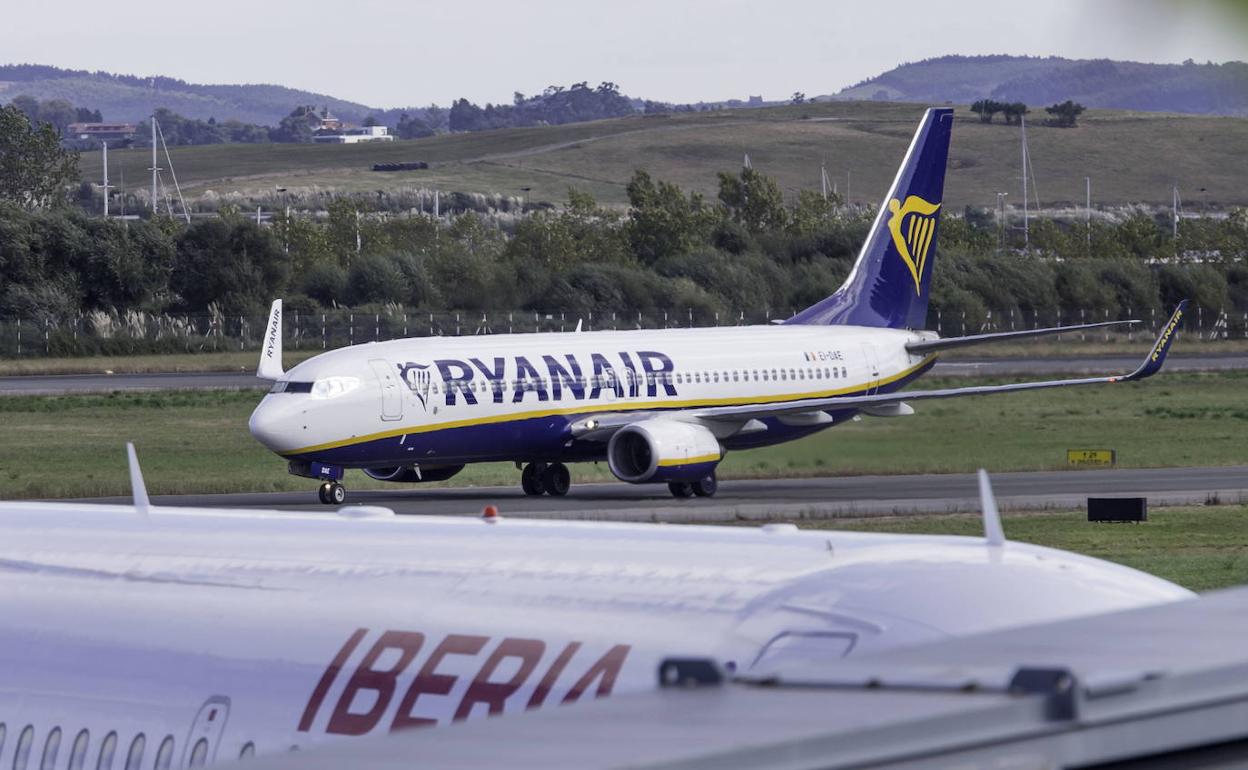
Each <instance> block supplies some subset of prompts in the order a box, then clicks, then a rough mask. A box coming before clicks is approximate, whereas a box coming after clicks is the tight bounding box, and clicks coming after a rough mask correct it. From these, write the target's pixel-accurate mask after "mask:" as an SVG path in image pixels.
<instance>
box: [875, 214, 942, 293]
mask: <svg viewBox="0 0 1248 770" xmlns="http://www.w3.org/2000/svg"><path fill="white" fill-rule="evenodd" d="M939 208H940V204H939V203H928V202H927V201H925V200H923V199H922V198H920V197H919V196H917V195H910V196H907V197H906V202H905V203H904V204H903V203H901V202H900V201H899V200H897V199H896V198H893V199H892V200H890V201H889V202H888V211H889V213H890V214H891V215H892V216H890V217H889V219H888V231H889V232H890V233H892V234H893V245H894V246H896V247H897V252H898V253H899V254H901V258H902V259H903V260H905V263H906V267H908V268H910V275H912V276H914V293H915V294H922V293H923V288H922V279H923V265H924V264H925V263H926V262H927V251H928V249H929V248H931V246H932V236H933V235H934V234H935V232H936V211H937V209H939Z"/></svg>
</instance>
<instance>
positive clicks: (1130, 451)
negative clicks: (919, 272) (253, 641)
mask: <svg viewBox="0 0 1248 770" xmlns="http://www.w3.org/2000/svg"><path fill="white" fill-rule="evenodd" d="M976 382H985V380H979V379H972V378H958V379H948V380H940V379H931V380H921V381H920V385H919V386H920V387H929V386H930V387H940V386H947V385H953V384H957V385H969V384H973V383H976ZM1246 386H1248V373H1225V374H1207V375H1206V374H1168V375H1167V374H1163V375H1161V376H1159V377H1157V378H1155V379H1152V380H1149V381H1147V382H1144V383H1138V384H1135V383H1132V384H1123V385H1114V386H1099V387H1098V386H1094V387H1089V388H1084V389H1079V390H1073V389H1066V390H1051V391H1039V392H1030V393H1019V394H1008V395H1000V396H989V397H980V398H966V399H951V400H947V401H939V402H926V403H918V404H916V410H917V412H918V413H917V414H916V415H914V416H912V417H901V418H891V419H885V418H871V417H866V418H863V419H862V421H860V422H851V423H847V424H845V425H842V426H839V427H836V428H834V429H832V430H828V431H824V432H822V433H819V434H816V435H814V436H811V437H809V438H806V439H803V440H801V441H796V442H793V443H790V444H782V445H780V446H776V447H770V448H766V449H759V450H752V451H742V452H733V453H730V454H729V455H728V457H727V458H726V459H725V460H724V462H723V464H722V465H721V474H722V475H723V477H724V478H774V477H777V476H825V475H847V474H868V473H929V472H962V471H971V470H974V469H975V468H979V467H985V468H988V469H989V470H992V471H1009V470H1043V469H1056V468H1063V467H1065V465H1064V463H1065V451H1066V449H1067V448H1085V449H1086V448H1096V449H1101V448H1107V449H1116V450H1117V452H1118V461H1119V464H1120V465H1122V466H1128V467H1161V466H1205V465H1236V464H1242V463H1245V462H1248V449H1246V448H1245V447H1246V446H1248V444H1246V443H1245V440H1244V437H1245V436H1246V435H1248V405H1246V402H1245V399H1244V393H1245V388H1246ZM260 397H261V396H260V394H259V393H256V392H237V391H213V392H202V391H192V392H167V393H155V394H152V393H135V394H113V395H104V396H67V397H25V396H15V397H8V398H0V421H3V424H4V426H5V441H4V442H2V443H0V498H32V497H80V496H96V495H119V494H126V493H127V484H128V482H127V478H126V475H125V464H124V452H123V451H122V443H123V442H124V441H126V440H132V441H134V442H136V444H137V446H138V448H139V451H140V454H141V455H142V457H143V462H144V470H145V472H146V475H147V481H148V484H149V488H150V490H151V491H152V492H153V493H156V494H160V493H169V494H172V493H190V492H239V491H276V490H307V489H309V488H310V487H309V485H310V484H311V482H309V481H307V480H306V479H297V478H294V477H291V476H289V475H287V474H286V472H285V465H284V463H283V462H282V461H281V460H280V459H278V458H277V457H275V456H273V455H272V454H270V453H269V452H268V451H266V450H265V449H263V448H262V447H261V446H260V445H259V444H257V443H256V442H255V441H254V440H253V439H252V438H251V436H250V435H249V434H248V433H247V418H248V415H249V414H250V413H251V410H252V408H253V407H254V406H255V404H256V403H257V402H258V401H259V399H260ZM572 471H573V479H574V481H576V482H588V481H605V480H608V479H610V475H609V471H608V470H607V468H606V466H605V465H602V464H598V465H593V464H586V465H577V466H574V467H573V469H572ZM450 483H452V484H455V485H464V484H506V485H513V484H516V483H518V474H517V473H516V471H515V469H514V468H513V467H512V466H511V465H507V464H501V463H500V464H486V465H477V466H470V467H469V468H468V469H466V470H465V471H464V472H463V473H462V474H460V475H459V476H456V477H455V478H454V479H452V480H451V482H450ZM348 484H349V485H351V486H352V487H354V488H368V487H372V488H377V487H382V486H385V485H384V484H382V483H381V482H371V481H370V480H368V479H367V478H365V477H364V476H363V475H362V474H360V473H357V472H351V473H350V474H349V476H348Z"/></svg>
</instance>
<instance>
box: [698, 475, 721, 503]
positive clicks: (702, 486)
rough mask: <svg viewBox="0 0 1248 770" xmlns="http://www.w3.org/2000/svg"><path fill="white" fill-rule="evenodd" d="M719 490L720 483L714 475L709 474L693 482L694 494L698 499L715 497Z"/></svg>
mask: <svg viewBox="0 0 1248 770" xmlns="http://www.w3.org/2000/svg"><path fill="white" fill-rule="evenodd" d="M718 489H719V481H717V480H716V479H715V474H714V473H709V474H707V475H706V476H703V477H702V478H700V479H698V480H697V481H695V482H693V493H694V494H695V495H697V496H698V497H714V496H715V492H716V490H718Z"/></svg>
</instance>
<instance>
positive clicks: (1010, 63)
mask: <svg viewBox="0 0 1248 770" xmlns="http://www.w3.org/2000/svg"><path fill="white" fill-rule="evenodd" d="M820 98H823V99H874V100H884V101H904V102H935V103H941V102H954V103H957V104H970V103H971V102H974V101H976V100H978V99H983V98H992V99H996V100H998V101H1011V102H1012V101H1021V102H1024V103H1026V104H1029V105H1031V106H1032V107H1033V108H1035V107H1041V106H1046V105H1049V104H1053V103H1055V102H1064V101H1066V100H1067V99H1073V100H1074V101H1076V102H1079V103H1080V104H1083V105H1084V106H1085V107H1105V108H1114V109H1126V110H1155V111H1164V112H1187V113H1198V114H1205V115H1240V116H1248V63H1244V62H1227V63H1225V64H1214V63H1207V64H1196V63H1194V62H1191V61H1190V60H1189V61H1188V62H1186V63H1184V64H1145V63H1141V62H1122V61H1110V60H1108V59H1063V58H1061V57H1057V56H1049V57H1043V58H1042V57H1027V56H1004V55H1002V56H942V57H940V58H936V59H926V60H924V61H920V62H914V63H908V64H903V65H901V66H900V67H896V68H895V69H892V70H889V71H888V72H885V73H884V74H882V75H879V76H877V77H874V78H871V79H869V80H864V81H863V82H861V83H858V84H855V85H853V86H850V87H849V88H846V89H843V90H842V91H840V92H839V93H837V94H836V95H834V96H827V97H820Z"/></svg>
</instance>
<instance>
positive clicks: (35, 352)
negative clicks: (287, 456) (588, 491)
mask: <svg viewBox="0 0 1248 770" xmlns="http://www.w3.org/2000/svg"><path fill="white" fill-rule="evenodd" d="M794 312H795V311H794V310H788V309H786V310H768V309H763V310H761V311H732V312H713V311H712V312H700V311H697V310H692V309H685V310H645V311H614V312H613V311H608V312H602V313H595V312H589V313H571V312H566V311H556V312H534V311H518V310H517V311H495V312H482V311H459V312H456V311H441V312H421V311H417V310H411V311H408V310H404V309H401V308H399V309H389V308H388V309H387V310H386V311H385V312H371V313H364V312H351V311H342V310H335V311H324V312H317V313H298V312H287V314H286V317H285V319H284V324H283V344H284V346H285V348H286V349H287V350H330V349H333V348H339V347H344V346H347V345H354V344H358V343H363V342H377V341H384V340H391V339H401V338H405V337H445V336H471V335H481V334H502V333H516V332H572V331H575V330H576V329H577V326H578V324H580V328H582V329H583V330H585V331H595V330H602V329H671V328H688V327H713V326H721V327H722V326H743V325H749V324H766V323H771V322H774V321H777V320H781V319H784V318H788V317H789V316H791V315H792V314H793V313H794ZM1137 315H1138V316H1140V317H1141V320H1142V321H1143V323H1141V324H1138V325H1135V326H1131V327H1122V328H1120V329H1096V330H1092V331H1084V332H1072V333H1071V334H1070V335H1069V336H1065V337H1059V339H1065V340H1067V341H1079V342H1088V341H1093V342H1095V341H1106V342H1107V341H1111V340H1115V339H1118V340H1123V341H1126V342H1130V341H1134V340H1135V339H1136V338H1140V337H1145V338H1151V336H1152V335H1153V334H1154V333H1155V331H1156V330H1157V329H1158V328H1159V326H1160V324H1162V323H1164V322H1165V320H1166V316H1165V315H1164V314H1163V313H1161V312H1160V311H1157V310H1155V309H1154V310H1150V311H1148V312H1146V313H1143V314H1137ZM1125 317H1128V318H1129V317H1136V316H1132V315H1126V316H1125ZM1109 320H1115V319H1114V318H1113V317H1111V315H1110V314H1109V312H1108V311H1104V310H1097V311H1092V310H1075V311H1071V310H1061V309H1053V310H1050V311H1040V312H1030V311H1027V312H1020V311H1017V310H1009V311H1004V312H999V311H998V312H989V313H987V314H986V316H984V317H978V318H967V316H966V314H964V313H954V314H946V313H943V312H940V311H936V312H934V313H933V317H932V318H931V319H930V321H931V322H932V328H933V329H935V330H936V331H938V332H939V333H940V334H941V335H942V336H945V337H951V336H961V335H966V334H979V333H985V332H993V331H1019V330H1024V329H1036V328H1043V327H1050V326H1071V325H1074V324H1081V323H1096V322H1098V321H1109ZM266 321H267V318H266V317H265V316H229V315H223V314H213V315H153V314H148V313H141V312H128V313H124V314H110V313H103V312H94V313H88V314H85V315H82V316H78V317H76V318H72V319H68V320H53V319H43V320H31V319H0V357H4V358H19V357H20V358H26V357H30V358H37V357H50V356H84V355H135V354H151V353H200V352H220V351H248V350H259V348H260V345H261V339H262V336H263V333H264V327H265V323H266ZM1183 329H1184V330H1185V331H1186V332H1188V333H1189V334H1193V333H1194V334H1196V335H1197V336H1198V337H1199V338H1200V339H1205V340H1221V339H1245V338H1248V312H1241V311H1233V312H1228V311H1222V312H1218V313H1209V312H1205V311H1204V309H1203V308H1200V307H1197V308H1196V309H1195V312H1191V313H1189V314H1188V315H1187V317H1186V318H1185V319H1184V321H1183Z"/></svg>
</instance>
